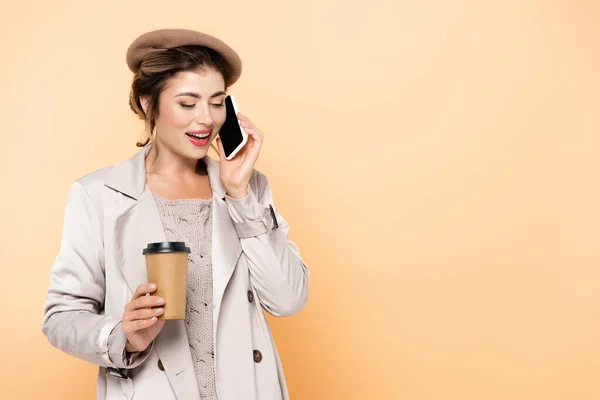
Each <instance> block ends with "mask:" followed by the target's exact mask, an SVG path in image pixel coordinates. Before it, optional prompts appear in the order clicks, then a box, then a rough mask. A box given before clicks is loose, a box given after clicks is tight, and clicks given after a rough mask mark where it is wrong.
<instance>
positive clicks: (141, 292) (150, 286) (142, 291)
mask: <svg viewBox="0 0 600 400" xmlns="http://www.w3.org/2000/svg"><path fill="white" fill-rule="evenodd" d="M154 291H156V285H155V284H154V283H150V282H149V283H143V284H141V285H139V286H138V287H137V288H136V289H135V293H134V294H133V297H132V298H131V301H130V302H129V303H127V305H126V306H125V310H129V309H131V304H132V303H133V302H134V301H135V300H137V299H139V298H140V297H143V296H146V295H147V294H149V293H152V292H154Z"/></svg>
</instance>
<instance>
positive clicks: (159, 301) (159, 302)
mask: <svg viewBox="0 0 600 400" xmlns="http://www.w3.org/2000/svg"><path fill="white" fill-rule="evenodd" d="M164 302H165V301H164V300H163V299H158V300H156V304H162V303H164Z"/></svg>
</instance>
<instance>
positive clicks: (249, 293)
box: [248, 290, 254, 303]
mask: <svg viewBox="0 0 600 400" xmlns="http://www.w3.org/2000/svg"><path fill="white" fill-rule="evenodd" d="M248 301H249V302H250V303H252V302H253V301H254V293H252V290H248Z"/></svg>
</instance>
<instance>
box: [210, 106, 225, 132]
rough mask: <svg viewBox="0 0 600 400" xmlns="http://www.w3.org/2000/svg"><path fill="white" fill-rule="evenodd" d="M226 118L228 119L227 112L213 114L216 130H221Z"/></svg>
mask: <svg viewBox="0 0 600 400" xmlns="http://www.w3.org/2000/svg"><path fill="white" fill-rule="evenodd" d="M225 118H226V114H225V110H222V111H217V112H215V113H213V121H214V124H215V128H216V129H217V130H219V129H221V127H222V126H223V124H224V123H225Z"/></svg>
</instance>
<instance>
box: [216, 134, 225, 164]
mask: <svg viewBox="0 0 600 400" xmlns="http://www.w3.org/2000/svg"><path fill="white" fill-rule="evenodd" d="M217 146H219V161H225V150H223V143H221V138H220V137H218V138H217Z"/></svg>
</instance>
